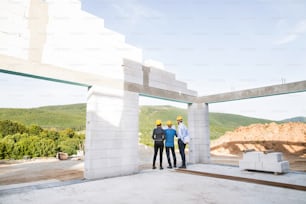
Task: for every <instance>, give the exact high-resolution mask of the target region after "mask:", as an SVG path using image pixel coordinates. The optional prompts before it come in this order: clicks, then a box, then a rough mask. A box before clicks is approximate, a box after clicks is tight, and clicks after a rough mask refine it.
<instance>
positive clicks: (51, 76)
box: [0, 55, 196, 103]
mask: <svg viewBox="0 0 306 204" xmlns="http://www.w3.org/2000/svg"><path fill="white" fill-rule="evenodd" d="M0 68H1V69H0V72H2V73H8V74H14V75H21V76H26V77H32V78H37V79H43V80H49V81H55V82H61V83H67V84H75V85H79V86H87V87H90V86H94V85H97V86H108V87H111V88H115V89H123V88H124V90H125V91H131V92H136V93H139V94H140V95H143V96H150V97H154V98H160V99H167V100H171V101H177V102H183V103H192V102H193V101H195V100H196V96H192V95H187V94H183V93H180V92H175V91H169V90H165V89H160V88H154V87H150V86H148V84H147V83H145V85H142V84H137V83H131V82H124V81H123V80H119V79H111V78H109V77H104V76H101V75H97V74H91V73H86V72H81V71H75V70H70V69H65V68H62V67H58V66H54V65H48V64H42V63H39V62H37V63H31V62H29V61H27V60H23V59H20V58H16V57H10V56H5V55H0Z"/></svg>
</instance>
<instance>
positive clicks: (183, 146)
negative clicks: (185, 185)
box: [178, 139, 186, 166]
mask: <svg viewBox="0 0 306 204" xmlns="http://www.w3.org/2000/svg"><path fill="white" fill-rule="evenodd" d="M178 146H179V150H180V155H181V158H182V166H186V159H185V147H186V144H184V142H183V141H182V140H181V139H179V140H178Z"/></svg>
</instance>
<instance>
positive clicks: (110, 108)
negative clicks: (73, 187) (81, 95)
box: [84, 87, 139, 179]
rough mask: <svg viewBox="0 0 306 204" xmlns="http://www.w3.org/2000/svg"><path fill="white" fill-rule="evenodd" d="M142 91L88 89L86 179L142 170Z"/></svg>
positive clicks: (102, 88) (103, 88)
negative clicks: (139, 152) (139, 114)
mask: <svg viewBox="0 0 306 204" xmlns="http://www.w3.org/2000/svg"><path fill="white" fill-rule="evenodd" d="M138 110H139V107H138V94H137V93H132V92H127V91H119V90H117V89H116V90H114V89H110V88H105V87H92V88H91V89H90V90H89V92H88V102H87V117H86V142H85V173H84V174H85V175H84V176H85V178H86V179H95V178H107V177H113V176H120V175H128V174H132V173H136V172H138V163H139V159H138Z"/></svg>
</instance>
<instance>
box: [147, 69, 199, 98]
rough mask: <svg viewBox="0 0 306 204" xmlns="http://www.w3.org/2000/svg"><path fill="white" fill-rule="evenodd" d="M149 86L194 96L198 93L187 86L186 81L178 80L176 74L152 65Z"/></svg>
mask: <svg viewBox="0 0 306 204" xmlns="http://www.w3.org/2000/svg"><path fill="white" fill-rule="evenodd" d="M149 86H150V87H155V88H160V89H165V90H169V91H175V92H179V93H183V94H189V95H193V96H195V95H197V93H196V92H195V91H192V90H189V89H188V88H187V84H186V83H185V82H182V81H178V80H176V79H175V74H173V73H170V72H167V71H165V70H161V69H157V68H153V67H150V72H149Z"/></svg>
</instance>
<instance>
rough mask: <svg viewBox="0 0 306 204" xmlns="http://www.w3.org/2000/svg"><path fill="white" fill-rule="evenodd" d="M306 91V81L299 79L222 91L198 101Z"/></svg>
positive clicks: (206, 101) (222, 100) (232, 99)
mask: <svg viewBox="0 0 306 204" xmlns="http://www.w3.org/2000/svg"><path fill="white" fill-rule="evenodd" d="M304 91H306V81H299V82H293V83H287V84H280V85H272V86H266V87H260V88H254V89H247V90H241V91H233V92H228V93H220V94H214V95H208V96H201V97H199V98H198V99H197V100H196V102H197V103H218V102H225V101H235V100H241V99H248V98H258V97H265V96H273V95H281V94H288V93H297V92H304Z"/></svg>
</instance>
